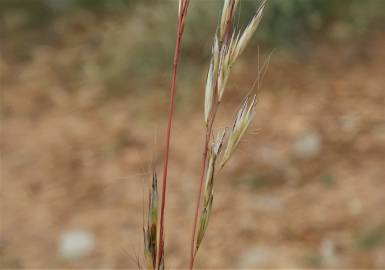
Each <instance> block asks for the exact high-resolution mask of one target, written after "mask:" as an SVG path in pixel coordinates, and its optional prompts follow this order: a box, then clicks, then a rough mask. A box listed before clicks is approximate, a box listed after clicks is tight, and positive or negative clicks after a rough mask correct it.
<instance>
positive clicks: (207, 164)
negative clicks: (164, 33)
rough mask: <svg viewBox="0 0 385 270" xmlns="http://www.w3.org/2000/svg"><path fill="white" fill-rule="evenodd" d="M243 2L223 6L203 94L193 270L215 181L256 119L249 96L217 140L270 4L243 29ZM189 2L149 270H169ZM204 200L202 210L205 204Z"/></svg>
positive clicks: (150, 222) (147, 240) (153, 202)
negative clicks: (174, 149)
mask: <svg viewBox="0 0 385 270" xmlns="http://www.w3.org/2000/svg"><path fill="white" fill-rule="evenodd" d="M239 2H240V0H224V4H223V8H222V12H221V16H220V20H219V23H218V26H217V30H216V33H215V36H214V40H213V45H212V51H211V60H210V64H209V68H208V73H207V81H206V86H205V94H204V106H203V108H204V110H203V111H204V113H203V115H204V124H205V127H206V131H205V135H204V137H205V141H204V145H203V157H202V161H201V171H200V178H199V188H198V193H197V200H196V207H195V212H194V221H193V227H192V236H191V248H190V259H189V269H193V266H194V261H195V258H196V255H197V252H198V250H199V247H200V245H201V243H202V240H203V239H204V235H205V232H206V231H207V226H208V222H209V218H210V215H211V211H212V205H213V200H214V179H215V176H216V174H217V173H218V172H219V171H220V170H221V169H222V168H223V167H224V166H225V164H226V163H227V162H228V160H229V159H230V157H231V155H232V154H233V153H234V151H235V149H236V148H237V146H238V145H239V142H240V141H241V139H242V137H243V135H244V134H245V132H246V130H247V128H248V127H249V125H250V123H251V121H252V119H253V116H254V114H255V106H256V94H253V93H249V94H247V95H246V97H245V98H244V100H243V101H242V103H241V105H240V107H239V110H238V112H237V114H236V115H235V118H234V120H233V123H232V124H231V125H230V126H229V127H226V128H224V129H222V130H221V131H219V132H218V134H214V129H213V127H214V124H215V119H216V114H217V111H218V108H219V106H220V104H221V101H222V98H223V96H224V93H225V90H226V86H227V82H228V79H229V77H230V73H231V69H232V67H233V65H234V64H235V63H236V61H237V60H238V59H239V57H240V55H241V54H242V52H243V51H244V50H245V48H246V46H247V44H248V43H249V41H250V40H251V38H252V36H253V34H254V32H255V31H256V29H257V28H258V26H259V23H260V22H261V19H262V15H263V12H264V9H265V7H266V4H267V0H261V1H260V2H259V7H258V8H257V10H256V12H255V14H254V15H253V17H252V18H251V20H250V21H249V23H248V24H247V26H246V27H245V28H244V29H243V30H240V29H237V27H236V26H235V24H234V20H235V14H236V10H237V7H238V4H239ZM188 5H189V1H188V0H179V12H178V22H177V35H176V44H175V52H174V61H173V66H172V78H171V87H170V99H169V114H168V120H167V128H166V135H165V144H164V163H163V175H162V190H161V197H160V204H159V205H160V215H159V216H158V202H157V200H158V195H157V194H158V191H157V188H158V187H157V177H156V173H155V172H154V174H153V181H152V185H151V189H150V194H149V207H148V213H147V223H146V224H145V225H144V228H143V232H144V247H145V250H144V253H145V260H146V266H147V268H149V269H164V211H165V205H166V197H167V173H168V162H169V149H170V142H171V131H172V119H173V111H174V100H175V93H176V77H177V68H178V62H179V56H180V44H181V40H182V36H183V30H184V23H185V18H186V14H187V9H188ZM202 196H203V204H202V207H201V203H202Z"/></svg>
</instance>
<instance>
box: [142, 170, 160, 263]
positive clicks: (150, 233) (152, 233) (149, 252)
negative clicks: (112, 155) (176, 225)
mask: <svg viewBox="0 0 385 270" xmlns="http://www.w3.org/2000/svg"><path fill="white" fill-rule="evenodd" d="M157 223H158V184H157V176H156V172H155V171H154V172H153V177H152V184H151V189H150V192H149V203H148V213H147V224H145V225H144V226H143V235H144V258H145V261H146V265H147V269H155V265H156V241H157V237H156V236H157Z"/></svg>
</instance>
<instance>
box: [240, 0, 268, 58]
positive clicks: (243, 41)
mask: <svg viewBox="0 0 385 270" xmlns="http://www.w3.org/2000/svg"><path fill="white" fill-rule="evenodd" d="M266 3H267V0H263V1H262V3H261V4H260V6H259V8H258V9H257V12H256V13H255V15H254V16H253V18H252V19H251V21H250V23H249V24H248V25H247V26H246V28H245V30H244V31H243V33H242V34H241V35H240V37H239V38H238V39H237V42H236V45H235V48H234V53H233V55H232V58H233V59H232V60H233V62H234V61H235V60H236V59H237V58H238V57H239V56H240V55H241V53H242V52H243V51H244V50H245V48H246V45H247V44H248V43H249V41H250V39H251V38H252V36H253V34H254V33H255V31H256V30H257V28H258V26H259V23H260V22H261V20H262V15H263V11H264V9H265V7H266Z"/></svg>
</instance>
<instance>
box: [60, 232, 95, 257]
mask: <svg viewBox="0 0 385 270" xmlns="http://www.w3.org/2000/svg"><path fill="white" fill-rule="evenodd" d="M94 247H95V239H94V236H93V235H92V234H91V233H90V232H88V231H83V230H71V231H67V232H64V233H63V234H62V235H61V236H60V240H59V255H60V257H62V258H64V259H67V260H75V259H79V258H81V257H84V256H87V255H89V254H90V253H91V252H92V250H93V249H94Z"/></svg>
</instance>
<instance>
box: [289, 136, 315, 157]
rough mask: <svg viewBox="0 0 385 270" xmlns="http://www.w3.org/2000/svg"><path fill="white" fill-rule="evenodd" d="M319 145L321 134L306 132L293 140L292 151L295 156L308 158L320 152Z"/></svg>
mask: <svg viewBox="0 0 385 270" xmlns="http://www.w3.org/2000/svg"><path fill="white" fill-rule="evenodd" d="M321 146H322V140H321V136H320V135H319V134H318V133H317V132H307V133H304V134H302V135H301V136H299V137H298V138H297V139H296V140H295V141H294V143H293V146H292V151H293V154H294V156H295V157H297V158H301V159H310V158H314V157H316V156H318V155H319V154H320V152H321Z"/></svg>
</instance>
